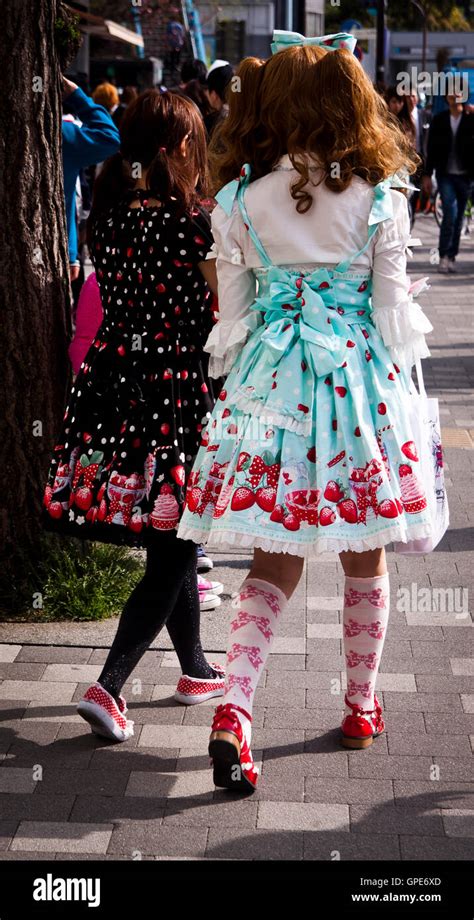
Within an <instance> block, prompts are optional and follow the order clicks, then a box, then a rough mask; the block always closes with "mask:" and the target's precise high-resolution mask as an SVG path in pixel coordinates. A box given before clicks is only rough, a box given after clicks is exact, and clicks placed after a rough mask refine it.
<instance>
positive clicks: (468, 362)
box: [0, 218, 474, 860]
mask: <svg viewBox="0 0 474 920" xmlns="http://www.w3.org/2000/svg"><path fill="white" fill-rule="evenodd" d="M413 235H414V236H420V237H421V238H422V240H423V246H422V247H421V248H419V249H416V250H414V260H413V263H412V264H411V268H410V271H411V274H412V276H413V277H414V278H417V277H421V276H422V275H424V274H430V276H431V285H432V287H431V289H430V291H429V292H428V293H427V294H425V295H423V297H422V299H421V300H420V302H421V303H422V305H423V307H424V309H425V311H426V312H427V313H428V315H429V316H430V318H431V320H432V322H433V325H434V326H435V332H434V333H433V334H432V335H431V337H430V340H429V342H430V347H431V351H432V357H431V358H430V359H429V360H427V361H425V362H424V369H425V380H426V384H427V388H428V389H429V391H430V392H431V393H432V394H434V395H437V396H439V398H440V401H441V413H442V415H441V420H442V425H443V437H444V445H445V461H446V475H447V477H448V478H447V486H448V493H449V502H450V510H451V529H450V531H449V532H448V534H447V535H446V536H445V538H444V539H443V541H442V543H441V544H440V546H439V547H438V549H437V551H436V552H434V553H432V554H431V555H429V556H427V557H417V558H410V557H406V556H405V557H404V556H400V555H395V554H394V553H390V554H389V557H388V558H389V570H390V573H391V588H392V597H391V614H390V621H389V628H388V634H387V641H386V644H385V649H384V654H383V658H382V666H381V671H380V674H379V678H378V685H377V687H378V690H379V691H380V697H381V700H382V704H383V707H384V710H385V718H386V724H387V731H386V733H385V734H384V735H383V736H382V737H380V738H379V739H377V740H376V742H375V743H374V744H373V745H372V747H371V748H369V749H368V750H366V751H349V752H348V751H347V750H344V749H343V748H341V747H340V745H339V724H340V720H341V712H342V699H343V688H344V684H343V682H342V677H343V673H342V670H341V669H342V668H343V656H342V642H341V625H340V620H341V606H342V598H341V595H342V590H343V577H342V569H341V567H340V564H339V561H338V559H337V557H335V556H331V555H329V554H328V555H324V556H321V558H320V560H319V559H318V560H317V561H313V562H311V563H310V564H309V565H307V566H306V568H305V573H304V578H303V580H302V583H301V585H300V587H299V589H298V592H297V594H296V595H295V597H294V598H293V599H292V602H291V604H290V608H289V611H288V613H287V615H286V617H285V620H284V622H283V623H282V624H281V632H280V637H279V638H278V639H277V640H276V646H275V651H274V653H273V654H272V655H271V656H270V659H269V663H268V668H267V670H266V672H265V675H264V678H263V680H262V682H261V685H260V687H259V689H258V691H257V696H256V704H255V710H254V713H255V718H254V734H253V745H252V746H253V749H254V753H255V755H257V756H258V759H259V760H260V761H261V763H262V776H261V779H260V782H259V787H258V790H257V792H256V794H255V795H254V796H253V797H251V798H247V799H235V798H234V797H233V796H232V795H230V794H228V793H226V792H223V791H215V790H214V788H213V786H212V775H211V771H210V770H209V760H208V757H207V754H206V749H207V739H208V733H209V725H210V720H211V713H212V711H213V707H214V704H213V703H212V701H211V703H210V704H205V705H201V706H196V707H190V708H184V707H182V706H180V705H179V704H175V703H174V702H173V701H172V698H171V697H172V692H173V690H174V685H175V683H176V681H177V679H178V676H179V671H178V669H177V666H176V665H177V662H176V659H175V656H174V653H173V652H171V651H169V643H168V642H167V640H165V638H164V636H163V637H159V639H158V642H157V643H156V648H153V649H152V650H150V651H149V652H147V654H146V655H145V657H144V659H143V660H142V662H141V663H140V665H139V666H138V667H137V669H136V671H135V672H134V674H133V675H132V680H131V681H130V682H129V683H128V684H127V685H126V688H125V694H126V696H127V697H128V699H129V705H130V710H131V711H130V717H131V718H132V719H134V721H135V729H136V730H135V735H134V737H133V738H132V739H130V740H129V741H128V742H127V743H125V744H123V745H112V744H109V743H107V742H106V741H103V742H102V741H100V740H99V739H97V738H96V737H95V736H94V735H92V734H91V732H90V730H89V727H88V726H87V725H86V724H85V723H84V722H83V721H82V720H81V719H80V718H79V716H77V715H76V713H75V705H74V704H75V701H76V700H78V699H79V698H80V697H81V695H82V693H83V691H84V689H85V688H86V687H87V686H88V684H89V683H90V682H91V681H92V680H95V679H96V678H97V676H98V673H99V670H100V665H101V662H102V661H104V659H105V656H106V647H107V644H108V643H109V642H110V638H111V636H112V635H113V633H114V630H115V625H116V622H117V621H116V620H112V621H107V622H103V623H100V624H89V623H81V624H69V625H68V624H45V625H44V626H41V625H36V624H2V625H0V643H1V644H0V677H1V681H0V710H1V718H2V726H1V731H0V851H1V852H0V858H3V859H14V860H16V859H23V858H32V857H33V858H41V857H44V858H52V857H53V856H54V855H56V857H58V858H61V859H64V858H71V859H74V860H76V859H87V858H94V859H96V858H100V859H127V860H129V859H137V858H140V857H142V858H144V859H146V858H151V859H168V858H176V857H179V858H185V859H196V858H199V859H202V858H212V859H249V858H251V859H265V860H267V859H281V858H285V859H292V860H302V859H307V860H315V859H317V860H333V859H338V858H340V859H341V860H359V859H373V860H386V859H396V860H400V859H401V860H408V859H448V860H467V859H472V853H473V839H472V838H473V836H474V804H473V799H472V797H470V795H469V793H470V792H471V793H472V790H473V788H474V786H473V772H472V746H473V743H474V685H473V671H474V656H473V645H472V637H473V635H474V633H473V630H472V625H473V624H472V618H471V614H470V613H468V611H467V606H468V605H467V603H466V600H467V598H466V592H464V595H463V596H462V598H461V594H460V591H458V594H457V595H453V596H454V599H455V600H456V597H457V600H458V602H459V603H458V606H457V609H455V610H453V609H451V610H450V611H447V612H439V613H436V612H420V610H417V609H413V606H414V605H413V604H412V609H410V610H409V611H408V612H403V611H401V610H397V589H398V588H399V587H401V588H407V589H408V590H409V591H410V595H411V596H413V597H414V596H415V593H416V590H417V588H416V586H418V589H421V588H423V587H425V588H426V587H429V588H430V587H431V588H443V589H444V588H449V587H451V588H453V589H454V588H458V589H460V588H461V587H462V588H464V589H467V590H468V591H471V590H472V589H473V587H474V585H473V572H474V538H473V532H472V530H470V529H469V527H470V524H472V521H473V519H474V506H473V494H472V471H473V462H474V408H473V386H474V368H473V363H472V357H469V355H470V354H471V355H472V342H473V327H472V315H473V301H474V294H473V284H474V240H473V241H472V242H469V241H468V242H466V241H464V242H463V249H462V253H461V259H460V262H459V267H460V271H459V274H458V275H457V276H456V277H452V276H449V277H448V276H442V275H439V274H437V272H436V266H433V265H430V263H429V253H430V249H432V248H433V247H435V246H436V242H437V232H436V225H435V223H434V219H433V218H420V219H419V220H418V221H417V223H416V225H415V228H414V234H413ZM468 240H469V238H468ZM214 558H215V560H216V564H217V565H216V569H215V576H217V578H219V579H220V580H222V581H223V582H224V583H225V586H226V591H227V594H226V595H225V602H224V604H223V605H222V607H221V608H220V609H218V610H217V611H215V612H213V613H208V614H205V615H204V624H203V637H204V645H205V648H206V649H208V650H209V651H210V652H211V654H210V656H209V657H210V660H211V661H219V662H224V649H225V641H226V633H227V623H228V620H229V617H230V613H231V608H230V594H231V593H232V591H234V590H236V589H237V587H238V586H239V584H240V582H241V580H242V577H243V575H244V573H245V572H246V570H247V567H248V557H246V556H245V555H242V554H239V553H225V554H214ZM413 585H415V588H414V589H413V587H412V586H413ZM470 596H471V597H472V594H470ZM462 601H464V604H463V603H462ZM415 606H416V605H415ZM471 606H472V605H471ZM463 607H464V609H463ZM167 649H168V650H167ZM341 687H342V690H341V692H340V693H338V692H337V691H338V689H340V688H341ZM137 691H138V692H137ZM335 691H336V692H335Z"/></svg>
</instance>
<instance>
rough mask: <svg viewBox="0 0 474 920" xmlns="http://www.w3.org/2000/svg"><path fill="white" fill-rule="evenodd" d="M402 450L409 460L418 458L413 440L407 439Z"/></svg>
mask: <svg viewBox="0 0 474 920" xmlns="http://www.w3.org/2000/svg"><path fill="white" fill-rule="evenodd" d="M401 451H402V454H405V457H408V459H409V460H418V452H417V449H416V445H415V443H414V442H413V441H405V443H404V444H402V447H401Z"/></svg>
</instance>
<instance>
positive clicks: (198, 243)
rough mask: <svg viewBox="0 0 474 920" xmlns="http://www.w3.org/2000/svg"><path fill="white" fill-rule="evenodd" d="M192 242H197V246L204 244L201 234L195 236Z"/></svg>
mask: <svg viewBox="0 0 474 920" xmlns="http://www.w3.org/2000/svg"><path fill="white" fill-rule="evenodd" d="M194 242H195V243H197V245H198V246H204V242H205V241H204V240H203V238H202V236H195V237H194Z"/></svg>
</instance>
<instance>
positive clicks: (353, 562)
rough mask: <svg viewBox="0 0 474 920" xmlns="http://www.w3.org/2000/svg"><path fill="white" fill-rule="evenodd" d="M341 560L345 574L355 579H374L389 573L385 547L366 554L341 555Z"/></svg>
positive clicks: (351, 553)
mask: <svg viewBox="0 0 474 920" xmlns="http://www.w3.org/2000/svg"><path fill="white" fill-rule="evenodd" d="M339 558H340V560H341V565H342V568H343V569H344V574H345V575H349V576H353V577H354V578H374V577H375V576H377V575H385V573H386V571H387V561H386V557H385V549H384V547H383V546H382V547H378V548H377V549H370V550H367V551H366V552H365V553H354V552H345V553H340V555H339Z"/></svg>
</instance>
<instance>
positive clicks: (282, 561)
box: [249, 549, 304, 598]
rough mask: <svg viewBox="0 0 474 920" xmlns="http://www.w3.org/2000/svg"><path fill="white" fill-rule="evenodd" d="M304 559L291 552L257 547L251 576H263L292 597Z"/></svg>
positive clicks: (263, 578)
mask: <svg viewBox="0 0 474 920" xmlns="http://www.w3.org/2000/svg"><path fill="white" fill-rule="evenodd" d="M303 565H304V559H302V558H301V556H292V555H290V554H289V553H265V552H263V550H261V549H256V550H255V553H254V558H253V564H252V568H251V570H250V573H249V578H261V579H262V580H263V581H268V582H269V583H270V584H272V585H276V587H277V588H280V590H281V591H283V593H284V594H286V596H287V598H290V597H291V595H292V594H293V591H294V590H295V588H296V587H297V585H298V582H299V580H300V578H301V573H302V571H303Z"/></svg>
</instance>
